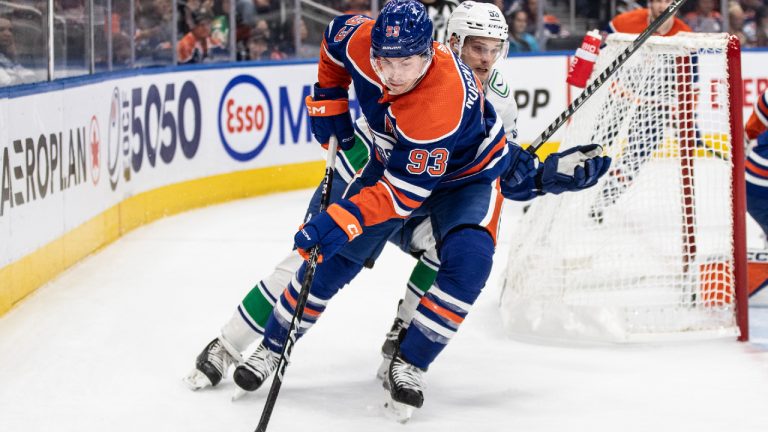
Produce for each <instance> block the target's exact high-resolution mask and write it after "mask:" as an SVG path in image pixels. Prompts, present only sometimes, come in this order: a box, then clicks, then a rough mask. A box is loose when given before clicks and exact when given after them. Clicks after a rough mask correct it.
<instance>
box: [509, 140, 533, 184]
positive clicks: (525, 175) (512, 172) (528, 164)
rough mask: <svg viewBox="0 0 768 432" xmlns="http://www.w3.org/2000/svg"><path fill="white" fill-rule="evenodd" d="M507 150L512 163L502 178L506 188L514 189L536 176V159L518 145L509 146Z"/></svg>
mask: <svg viewBox="0 0 768 432" xmlns="http://www.w3.org/2000/svg"><path fill="white" fill-rule="evenodd" d="M509 149H510V151H509V155H510V160H511V161H512V163H511V164H510V165H509V169H508V170H507V174H506V175H505V176H504V183H506V186H507V187H508V188H514V187H517V186H518V185H520V184H523V183H526V182H527V181H528V179H530V178H533V176H535V175H536V162H537V158H536V156H535V155H532V154H531V153H528V152H527V151H525V150H523V148H522V147H520V146H518V145H510V146H509Z"/></svg>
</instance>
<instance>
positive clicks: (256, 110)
mask: <svg viewBox="0 0 768 432" xmlns="http://www.w3.org/2000/svg"><path fill="white" fill-rule="evenodd" d="M271 131H272V101H271V100H270V99H269V94H267V89H266V88H265V87H264V85H263V84H262V83H261V81H259V80H257V79H256V78H254V77H252V76H250V75H239V76H237V77H235V78H233V79H232V81H230V82H229V84H227V87H226V88H225V89H224V92H223V94H222V95H221V101H219V137H220V138H221V142H222V144H224V149H226V151H227V153H229V155H230V156H232V157H233V158H234V159H236V160H239V161H243V162H245V161H249V160H251V159H253V158H255V157H256V156H257V155H258V154H259V153H261V151H262V150H263V149H264V147H265V146H266V145H267V141H268V140H269V134H270V132H271Z"/></svg>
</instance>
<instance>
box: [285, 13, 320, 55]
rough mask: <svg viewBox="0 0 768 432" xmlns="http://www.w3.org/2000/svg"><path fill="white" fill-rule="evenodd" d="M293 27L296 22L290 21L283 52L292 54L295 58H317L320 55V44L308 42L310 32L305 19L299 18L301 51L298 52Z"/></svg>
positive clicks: (287, 24)
mask: <svg viewBox="0 0 768 432" xmlns="http://www.w3.org/2000/svg"><path fill="white" fill-rule="evenodd" d="M293 25H294V20H290V21H288V22H287V23H286V26H285V31H284V33H285V36H286V37H285V41H284V43H283V47H282V50H283V51H284V52H286V53H289V54H292V56H293V57H297V58H317V57H319V55H320V44H317V43H311V42H309V41H308V37H309V31H308V30H307V23H306V22H305V21H304V18H299V38H300V39H299V40H300V41H301V43H300V44H299V51H298V52H295V51H296V44H295V43H294V42H293V41H294V37H295V35H294V31H293Z"/></svg>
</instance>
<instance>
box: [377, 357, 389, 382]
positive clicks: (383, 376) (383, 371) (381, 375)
mask: <svg viewBox="0 0 768 432" xmlns="http://www.w3.org/2000/svg"><path fill="white" fill-rule="evenodd" d="M390 363H392V359H388V358H382V359H381V364H379V369H378V370H377V371H376V378H378V379H379V381H382V382H386V381H387V372H389V364H390Z"/></svg>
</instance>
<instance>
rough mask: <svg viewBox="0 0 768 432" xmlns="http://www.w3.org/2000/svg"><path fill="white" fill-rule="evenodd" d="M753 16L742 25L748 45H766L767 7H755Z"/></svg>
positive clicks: (767, 41) (767, 28)
mask: <svg viewBox="0 0 768 432" xmlns="http://www.w3.org/2000/svg"><path fill="white" fill-rule="evenodd" d="M754 12H755V14H754V16H753V18H752V19H751V20H750V21H749V22H747V23H746V24H745V25H744V34H745V35H746V37H747V46H748V47H765V46H768V8H767V7H766V6H761V7H759V8H756V9H755V11H754Z"/></svg>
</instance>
